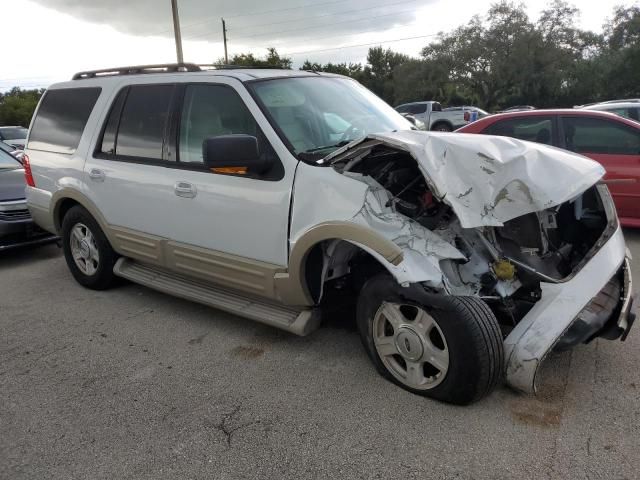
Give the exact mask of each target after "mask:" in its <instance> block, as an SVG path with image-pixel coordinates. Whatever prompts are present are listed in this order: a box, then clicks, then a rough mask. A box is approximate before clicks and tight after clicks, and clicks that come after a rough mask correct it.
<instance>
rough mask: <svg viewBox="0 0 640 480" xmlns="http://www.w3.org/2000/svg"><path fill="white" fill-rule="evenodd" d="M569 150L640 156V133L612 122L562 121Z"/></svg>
mask: <svg viewBox="0 0 640 480" xmlns="http://www.w3.org/2000/svg"><path fill="white" fill-rule="evenodd" d="M562 123H563V127H564V137H565V138H564V140H565V146H566V148H567V150H572V151H574V152H578V153H604V154H614V155H639V154H640V132H639V131H638V130H637V129H635V128H632V127H630V126H628V125H624V124H622V123H618V122H615V121H612V120H604V119H600V118H586V117H568V118H563V119H562Z"/></svg>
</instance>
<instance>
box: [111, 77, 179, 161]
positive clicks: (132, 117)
mask: <svg viewBox="0 0 640 480" xmlns="http://www.w3.org/2000/svg"><path fill="white" fill-rule="evenodd" d="M173 91H174V86H173V85H140V86H138V85H134V86H131V87H130V88H129V93H128V94H127V98H126V100H125V102H124V107H123V108H122V113H121V114H120V127H119V129H118V134H117V138H116V139H115V154H116V155H117V156H125V157H138V158H148V159H153V160H161V159H162V152H163V146H164V145H163V140H164V138H165V136H166V134H165V129H166V128H167V124H168V119H169V107H170V105H171V98H172V95H173ZM113 110H115V109H112V112H111V113H112V114H113V113H114V111H113ZM110 117H111V115H110ZM110 122H111V118H109V120H108V123H107V125H108V124H109V123H110ZM105 133H106V132H105ZM103 153H108V151H107V152H105V151H103Z"/></svg>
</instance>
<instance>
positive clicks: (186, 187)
mask: <svg viewBox="0 0 640 480" xmlns="http://www.w3.org/2000/svg"><path fill="white" fill-rule="evenodd" d="M173 191H174V192H175V194H176V195H177V196H179V197H184V198H193V197H195V196H196V194H197V193H198V191H197V190H196V186H195V185H194V184H192V183H189V182H176V184H175V185H174V186H173Z"/></svg>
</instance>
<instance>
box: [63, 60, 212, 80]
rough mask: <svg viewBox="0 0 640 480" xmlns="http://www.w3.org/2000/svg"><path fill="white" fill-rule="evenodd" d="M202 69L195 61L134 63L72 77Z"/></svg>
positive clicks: (196, 70)
mask: <svg viewBox="0 0 640 480" xmlns="http://www.w3.org/2000/svg"><path fill="white" fill-rule="evenodd" d="M201 70H202V69H201V68H200V67H199V66H198V65H196V64H194V63H160V64H156V65H133V66H130V67H115V68H103V69H101V70H87V71H86V72H78V73H76V74H75V75H74V76H73V77H72V78H71V79H72V80H84V79H87V78H96V77H108V76H112V75H136V74H140V73H169V72H199V71H201Z"/></svg>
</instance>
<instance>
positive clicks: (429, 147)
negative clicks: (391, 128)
mask: <svg viewBox="0 0 640 480" xmlns="http://www.w3.org/2000/svg"><path fill="white" fill-rule="evenodd" d="M325 161H327V163H329V164H330V165H331V166H332V167H333V168H334V169H335V170H336V171H338V172H339V173H341V174H342V175H345V176H347V177H349V178H351V179H353V180H357V181H359V182H362V183H364V184H366V185H368V192H369V193H368V194H367V196H366V197H365V198H368V200H365V202H364V205H363V207H362V210H361V211H360V212H359V213H358V215H355V216H354V217H353V219H352V220H351V221H353V222H357V223H361V224H364V225H367V226H369V227H371V228H372V229H375V230H376V231H378V232H380V233H383V234H384V235H385V236H386V237H387V238H388V239H389V240H391V241H393V242H394V243H395V244H396V245H398V246H400V247H401V248H402V249H403V251H404V261H403V263H401V264H400V265H399V266H398V267H397V270H393V268H391V267H390V271H391V273H392V274H394V275H395V276H396V279H397V280H398V281H399V282H400V283H420V284H422V285H423V287H424V288H426V289H428V290H430V291H432V292H439V293H442V294H445V295H458V296H476V297H479V298H481V299H483V300H484V301H485V302H486V303H487V304H488V305H489V306H490V308H491V310H492V311H493V312H494V314H495V316H496V318H497V319H498V321H499V322H500V325H501V328H502V331H503V335H504V337H505V339H504V347H505V354H506V356H505V358H506V362H505V363H506V365H505V372H506V380H507V383H508V384H509V385H511V386H512V387H514V388H516V389H518V390H521V391H524V392H530V393H533V392H535V389H536V386H535V383H536V373H537V371H538V368H539V366H540V365H541V363H542V362H543V360H544V359H545V357H546V356H547V355H548V354H549V352H551V351H552V350H554V349H567V348H571V347H573V346H575V345H577V344H579V343H585V342H589V341H591V340H592V339H594V338H596V337H603V338H606V339H611V340H613V339H618V338H620V339H622V340H624V339H625V338H626V336H627V334H628V333H629V330H630V328H631V325H632V324H633V321H634V319H635V314H634V301H633V290H632V279H631V270H630V268H629V262H630V256H629V253H628V250H627V248H626V245H625V242H624V237H623V234H622V229H621V227H620V225H619V223H618V219H617V215H616V212H615V207H614V205H613V202H612V199H611V196H610V194H609V191H608V189H607V187H606V185H604V184H601V183H600V179H601V177H602V175H603V173H604V170H603V169H602V167H601V166H600V165H598V164H596V163H595V162H592V161H590V160H588V159H585V158H583V157H580V156H577V155H574V154H571V153H569V152H564V151H561V150H558V149H553V148H549V147H545V146H540V145H536V144H531V143H528V142H521V141H517V140H513V139H505V138H499V137H484V136H465V135H462V134H453V135H446V134H445V135H438V134H425V133H422V132H398V133H394V134H385V135H372V136H370V137H368V138H367V139H364V140H362V141H361V142H359V143H357V144H352V145H350V146H348V147H347V148H345V149H343V150H342V151H339V152H336V153H335V154H334V155H332V157H331V158H329V159H326V160H325ZM363 212H364V214H363ZM445 246H446V247H448V248H444V247H445ZM427 264H429V265H430V268H425V267H424V266H425V265H427ZM434 265H437V270H438V271H437V272H436V271H435V270H434V268H433V266H434ZM406 272H411V273H412V275H413V277H412V278H411V279H408V278H407V276H406V275H405V274H406ZM420 275H422V276H420ZM407 280H409V282H407Z"/></svg>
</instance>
